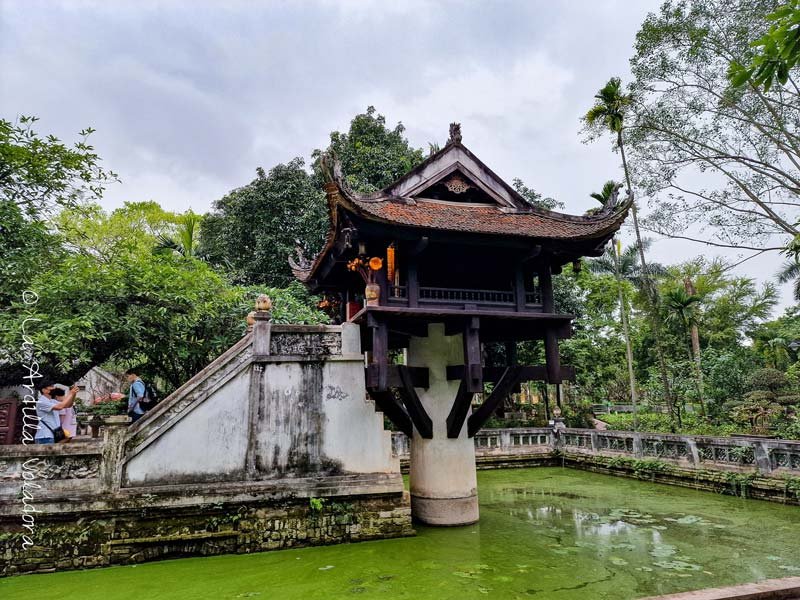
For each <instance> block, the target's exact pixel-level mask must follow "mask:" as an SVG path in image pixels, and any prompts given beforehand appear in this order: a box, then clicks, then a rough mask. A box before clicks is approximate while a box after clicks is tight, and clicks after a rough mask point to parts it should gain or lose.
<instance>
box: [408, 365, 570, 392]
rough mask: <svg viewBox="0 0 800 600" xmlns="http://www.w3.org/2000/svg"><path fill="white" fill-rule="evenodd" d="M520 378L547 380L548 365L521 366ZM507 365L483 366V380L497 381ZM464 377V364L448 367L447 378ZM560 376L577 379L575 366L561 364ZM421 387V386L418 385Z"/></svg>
mask: <svg viewBox="0 0 800 600" xmlns="http://www.w3.org/2000/svg"><path fill="white" fill-rule="evenodd" d="M520 368H521V369H522V372H521V373H520V377H519V380H520V382H522V381H547V367H546V366H545V365H529V366H523V367H520ZM505 370H506V367H483V381H484V382H487V381H488V382H496V381H499V380H500V378H501V377H502V376H503V373H505ZM463 377H464V365H451V366H448V367H447V380H448V381H457V380H459V379H463ZM560 377H561V380H562V381H574V380H575V367H572V366H569V365H561V373H560ZM417 387H419V386H417Z"/></svg>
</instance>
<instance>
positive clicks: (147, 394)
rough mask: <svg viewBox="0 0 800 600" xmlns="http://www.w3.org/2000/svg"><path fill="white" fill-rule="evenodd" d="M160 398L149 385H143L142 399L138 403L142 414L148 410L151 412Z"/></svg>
mask: <svg viewBox="0 0 800 600" xmlns="http://www.w3.org/2000/svg"><path fill="white" fill-rule="evenodd" d="M159 400H160V398H159V397H158V391H157V390H156V388H155V387H153V385H152V384H151V383H145V384H144V398H142V399H141V400H140V401H139V406H141V407H142V410H143V411H144V412H147V411H148V410H152V409H153V408H155V406H156V404H158V401H159Z"/></svg>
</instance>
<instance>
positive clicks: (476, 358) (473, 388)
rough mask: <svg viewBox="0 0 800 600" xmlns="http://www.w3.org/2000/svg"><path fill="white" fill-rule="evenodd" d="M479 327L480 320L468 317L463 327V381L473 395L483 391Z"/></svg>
mask: <svg viewBox="0 0 800 600" xmlns="http://www.w3.org/2000/svg"><path fill="white" fill-rule="evenodd" d="M480 327H481V320H480V318H478V317H470V318H469V320H468V321H467V324H466V326H465V327H464V366H465V367H466V371H465V374H464V379H465V380H466V385H467V391H468V392H472V393H473V394H477V393H479V392H482V391H483V366H482V365H481V338H480Z"/></svg>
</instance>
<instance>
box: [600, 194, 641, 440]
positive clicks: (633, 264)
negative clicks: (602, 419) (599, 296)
mask: <svg viewBox="0 0 800 600" xmlns="http://www.w3.org/2000/svg"><path fill="white" fill-rule="evenodd" d="M609 184H611V186H609ZM615 187H616V183H615V182H613V181H609V182H608V183H606V185H605V186H603V194H607V196H606V197H605V198H603V200H602V202H603V204H605V202H607V201H608V197H610V195H611V193H612V192H613V191H614V188H615ZM589 268H590V269H591V270H592V271H593V272H595V273H606V274H613V275H614V278H615V279H616V284H617V285H616V287H617V293H618V295H619V312H620V317H621V318H622V332H623V335H624V336H625V358H626V361H627V363H628V381H629V384H630V399H631V404H632V405H633V415H634V416H633V427H634V430H636V428H637V420H638V417H637V413H638V404H639V398H638V392H637V391H636V374H635V372H634V364H633V344H632V342H631V332H630V325H629V323H628V321H629V319H630V308H629V305H628V302H627V301H626V298H625V295H626V294H625V289H624V284H623V282H624V281H628V282H632V281H634V280H638V278H639V277H640V275H641V273H640V272H639V271H640V270H639V264H638V251H637V249H636V247H634V246H630V247H628V248H626V249H625V252H624V253H623V252H622V251H621V249H620V246H619V242H617V241H616V240H612V243H611V245H610V246H609V247H608V248H606V251H605V253H604V254H603V256H601V257H600V258H598V259H595V260H592V261H589Z"/></svg>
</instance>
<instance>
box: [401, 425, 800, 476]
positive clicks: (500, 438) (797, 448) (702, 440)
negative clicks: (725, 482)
mask: <svg viewBox="0 0 800 600" xmlns="http://www.w3.org/2000/svg"><path fill="white" fill-rule="evenodd" d="M474 439H475V452H476V456H477V457H478V458H480V457H481V456H501V455H504V454H507V455H514V456H518V455H520V454H542V453H543V452H553V451H554V450H560V451H562V452H564V453H578V454H598V455H606V456H627V457H630V458H636V459H652V460H665V461H669V462H674V463H678V464H682V465H684V466H691V467H695V468H722V469H734V470H741V469H750V470H752V469H755V470H756V471H758V472H759V473H762V474H770V473H772V474H776V475H780V474H781V473H786V474H792V475H794V474H797V473H798V472H800V441H792V440H772V439H763V438H748V437H735V438H727V437H711V436H689V435H669V434H660V433H639V432H633V431H597V430H593V429H564V430H562V432H561V434H560V435H559V436H558V437H556V436H555V435H554V434H553V430H552V429H550V428H514V429H484V430H482V431H480V432H479V433H478V434H476V435H475V438H474ZM392 450H393V451H394V453H395V454H396V455H398V456H400V457H401V458H405V457H407V456H408V454H409V440H408V438H407V437H406V436H405V435H404V434H402V433H394V434H393V436H392Z"/></svg>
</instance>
